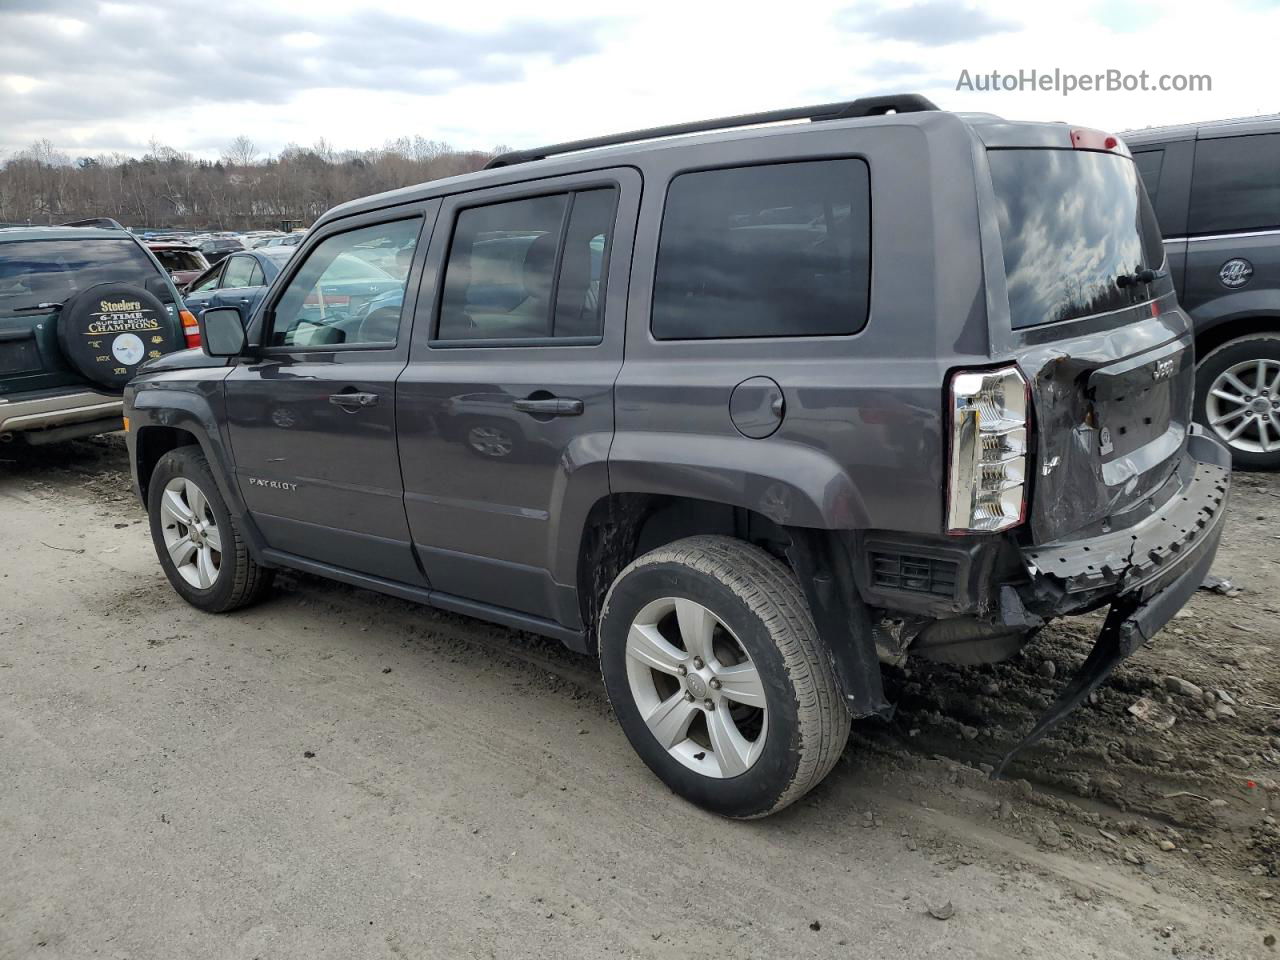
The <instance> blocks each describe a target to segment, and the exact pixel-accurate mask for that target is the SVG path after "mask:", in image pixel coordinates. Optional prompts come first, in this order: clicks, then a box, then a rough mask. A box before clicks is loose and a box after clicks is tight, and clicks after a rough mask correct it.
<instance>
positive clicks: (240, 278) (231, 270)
mask: <svg viewBox="0 0 1280 960" xmlns="http://www.w3.org/2000/svg"><path fill="white" fill-rule="evenodd" d="M256 266H257V264H256V263H254V260H253V257H232V258H231V259H230V260H228V261H227V272H226V273H225V274H224V277H225V279H224V280H223V281H222V285H223V286H224V287H251V286H253V270H254V268H255V267H256Z"/></svg>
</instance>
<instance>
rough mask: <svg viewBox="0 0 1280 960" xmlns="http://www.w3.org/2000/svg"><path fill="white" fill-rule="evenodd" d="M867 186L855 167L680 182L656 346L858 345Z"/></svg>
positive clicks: (670, 209) (666, 241)
mask: <svg viewBox="0 0 1280 960" xmlns="http://www.w3.org/2000/svg"><path fill="white" fill-rule="evenodd" d="M870 193H871V188H870V180H869V175H868V172H867V164H866V162H865V161H863V160H858V159H840V160H818V161H804V162H797V163H779V164H766V165H760V166H750V167H733V168H728V169H722V170H702V171H697V172H693V173H685V174H680V175H679V176H677V177H675V178H674V179H673V180H672V181H671V186H670V188H669V189H668V190H667V204H666V211H665V213H664V214H663V219H662V233H661V237H660V240H659V246H658V260H657V267H656V273H655V280H654V290H653V315H652V320H651V323H652V332H653V335H654V337H656V338H657V339H659V340H705V339H716V338H737V337H808V336H832V335H841V334H851V333H856V332H857V331H858V330H861V329H862V327H863V326H864V325H865V324H866V322H867V301H868V296H869V292H870V275H871V219H870V202H871V201H870Z"/></svg>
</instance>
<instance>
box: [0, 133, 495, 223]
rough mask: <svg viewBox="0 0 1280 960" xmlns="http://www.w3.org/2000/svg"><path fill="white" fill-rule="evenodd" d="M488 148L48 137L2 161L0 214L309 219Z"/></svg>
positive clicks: (478, 156) (467, 160) (465, 167)
mask: <svg viewBox="0 0 1280 960" xmlns="http://www.w3.org/2000/svg"><path fill="white" fill-rule="evenodd" d="M500 149H501V148H497V149H495V151H494V152H498V150H500ZM492 155H493V154H492V153H485V152H481V151H459V150H455V149H453V148H452V147H450V146H449V145H448V144H446V143H441V142H439V141H437V140H428V139H425V138H423V137H401V138H399V139H397V140H393V141H391V142H389V143H387V144H386V145H385V146H383V147H381V148H378V149H374V150H362V151H354V150H342V151H339V150H337V149H335V148H334V147H333V146H332V145H331V144H330V143H328V142H327V141H326V140H324V139H320V140H318V141H317V142H316V143H315V144H314V145H313V146H310V147H300V146H297V145H296V144H290V145H289V146H287V147H285V148H284V149H283V150H281V151H280V153H279V154H278V155H276V156H264V155H263V154H262V151H260V150H259V149H258V147H257V146H256V145H255V144H254V143H253V141H252V140H250V139H249V138H248V137H244V136H240V137H237V138H236V139H235V140H233V141H232V142H231V143H230V144H229V145H228V147H227V149H226V150H225V151H224V153H223V156H222V158H221V159H219V160H216V161H210V160H202V159H197V158H196V157H194V156H192V155H191V154H189V153H183V152H181V151H178V150H175V149H173V148H172V147H168V146H165V145H163V144H160V143H156V142H154V141H153V142H152V143H151V145H150V147H149V149H148V150H147V152H146V153H145V154H144V155H143V156H141V157H133V156H129V155H127V154H122V153H112V154H100V155H98V156H82V157H78V158H74V159H73V158H72V157H71V156H69V155H68V154H66V153H62V152H60V151H58V150H56V149H55V148H54V146H53V144H52V143H50V142H49V141H48V140H44V141H41V142H38V143H35V144H33V145H32V146H31V147H29V148H28V149H26V150H23V151H21V152H20V153H17V154H15V155H13V156H12V157H10V158H9V159H8V160H7V161H5V162H4V163H3V164H2V165H0V223H32V224H51V223H64V222H66V221H68V220H78V219H83V218H86V217H114V218H115V219H117V220H119V221H120V222H121V223H123V224H125V225H126V226H128V227H162V228H163V227H189V228H196V229H209V230H247V229H252V228H261V227H274V226H277V225H279V223H280V222H281V221H286V220H288V221H298V222H300V223H301V224H302V225H304V226H309V225H310V224H311V223H312V222H313V221H315V219H316V218H317V217H319V216H320V214H322V213H323V212H324V211H325V210H327V209H328V208H329V207H332V206H333V205H334V204H337V203H341V202H343V201H344V200H350V199H353V198H355V197H362V196H366V195H368V194H371V193H379V192H381V191H383V190H391V189H394V188H396V187H403V186H407V185H409V184H412V183H421V182H423V181H426V180H435V179H438V178H440V177H448V176H453V175H455V174H459V173H468V172H470V171H472V170H477V169H479V168H480V167H482V166H483V165H484V163H485V162H486V161H487V160H488V159H489V158H490V157H491V156H492Z"/></svg>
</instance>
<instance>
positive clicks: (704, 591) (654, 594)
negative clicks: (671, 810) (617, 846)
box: [599, 536, 850, 819]
mask: <svg viewBox="0 0 1280 960" xmlns="http://www.w3.org/2000/svg"><path fill="white" fill-rule="evenodd" d="M667 597H673V598H685V599H690V600H694V601H696V602H697V603H699V604H701V605H702V606H703V607H705V608H706V609H707V610H709V611H711V613H712V614H714V616H715V617H716V618H717V619H718V620H719V621H720V622H721V624H722V625H723V626H724V627H726V628H728V630H729V631H731V633H732V634H733V635H734V636H735V637H736V639H737V641H738V643H739V644H740V646H741V648H742V649H743V650H745V651H746V653H747V655H748V656H749V657H750V659H751V662H752V663H753V664H754V665H755V667H756V670H757V671H758V673H759V675H760V679H761V681H762V685H763V688H764V692H765V702H766V704H767V706H768V712H767V716H768V719H767V724H766V726H767V731H766V732H765V734H764V745H763V748H762V750H761V752H760V754H759V755H758V758H757V759H756V760H755V761H754V763H752V764H751V765H750V766H748V767H747V769H746V771H745V772H744V773H740V774H738V775H737V776H732V777H727V778H717V777H713V776H708V775H705V774H703V773H699V772H698V771H696V770H694V769H690V767H688V766H686V765H685V764H684V763H682V762H681V761H680V760H679V759H676V757H674V756H673V755H672V753H671V752H669V751H668V749H667V748H666V747H664V746H663V745H662V744H661V743H659V742H658V739H657V738H656V737H655V735H654V734H653V733H652V732H651V731H650V728H649V726H648V725H647V724H646V722H645V720H644V719H643V717H642V716H641V712H640V708H639V707H638V705H637V703H636V700H635V697H634V695H633V693H632V687H631V684H630V681H629V679H628V672H627V652H626V646H627V636H628V633H629V631H630V629H631V625H632V623H633V621H634V620H635V618H636V617H637V615H638V614H640V613H641V611H642V610H644V609H645V608H646V606H647V605H648V604H649V603H650V602H652V601H656V600H658V599H659V598H667ZM599 632H600V669H601V672H602V674H603V675H604V682H605V688H606V690H607V691H608V695H609V700H610V702H611V703H612V705H613V709H614V712H615V714H616V715H617V718H618V723H619V725H620V726H621V727H622V730H623V732H624V733H625V734H626V735H627V739H628V740H630V741H631V745H632V746H633V747H634V748H635V750H636V752H637V753H638V754H639V755H640V758H641V759H642V760H643V761H644V762H645V764H646V765H647V766H648V767H649V769H650V770H652V771H653V772H654V773H655V774H657V775H658V777H659V778H660V779H661V780H662V781H663V782H664V783H666V784H667V786H669V787H670V788H671V789H672V790H673V791H675V792H676V793H677V794H679V795H680V796H682V797H684V798H685V799H687V800H689V801H691V802H692V803H695V804H697V805H698V806H700V807H703V808H705V809H707V810H710V811H712V812H714V813H718V814H721V815H722V816H726V817H734V818H739V819H747V818H753V817H763V816H766V815H768V814H771V813H775V812H777V811H778V810H781V809H782V808H783V807H786V806H788V805H789V804H792V803H794V802H795V801H796V800H799V799H800V798H801V797H802V796H804V795H805V794H806V793H808V792H809V791H810V790H811V789H813V788H814V787H815V786H817V785H818V783H819V782H821V781H822V779H823V778H824V777H826V775H827V774H828V773H830V772H831V769H832V767H834V766H835V764H836V761H837V760H839V758H840V754H841V752H842V751H843V749H844V745H845V741H846V740H847V739H848V736H849V719H850V718H849V713H848V711H847V710H846V708H845V705H844V701H843V699H842V698H841V696H840V691H839V688H838V687H837V684H836V680H835V675H834V673H833V671H832V666H831V663H830V660H829V659H828V657H827V654H826V652H825V651H824V650H823V649H822V647H821V641H820V640H819V639H818V635H817V629H816V628H815V626H814V623H813V617H812V616H811V614H810V612H809V607H808V604H807V603H806V601H805V598H804V594H803V592H802V591H801V589H800V584H799V582H798V581H797V580H796V578H795V575H794V574H793V573H792V572H791V570H790V569H788V568H787V567H786V566H785V565H784V564H783V563H781V562H779V561H778V560H776V559H775V558H774V557H772V556H770V555H769V554H768V553H766V552H765V551H763V550H761V549H760V548H758V547H755V546H752V545H751V544H748V543H745V542H743V541H741V540H735V539H733V538H731V537H721V536H697V537H689V538H687V539H684V540H679V541H676V542H675V543H671V544H668V545H667V546H664V547H660V548H658V549H656V550H653V551H652V552H650V553H647V554H645V555H644V556H642V557H640V558H639V559H637V560H635V561H634V562H633V563H631V565H630V566H628V567H627V568H626V569H625V570H623V571H622V573H621V574H619V576H618V578H617V580H615V581H614V583H613V586H612V587H611V588H610V590H609V593H608V596H607V597H606V598H605V602H604V609H603V611H602V612H601V616H600V631H599ZM695 723H696V720H695Z"/></svg>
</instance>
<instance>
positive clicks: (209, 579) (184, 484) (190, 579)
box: [160, 477, 222, 590]
mask: <svg viewBox="0 0 1280 960" xmlns="http://www.w3.org/2000/svg"><path fill="white" fill-rule="evenodd" d="M160 527H161V531H162V533H163V534H164V546H165V549H166V550H168V551H169V559H170V560H172V561H173V566H174V568H175V569H177V571H178V573H179V574H181V576H182V579H183V580H186V581H187V583H189V584H191V586H193V587H196V588H198V589H200V590H208V589H209V588H210V587H212V586H213V585H214V583H216V582H217V580H218V572H219V570H220V569H221V567H222V534H221V532H220V531H219V530H218V523H217V521H216V520H215V519H214V516H213V509H212V507H210V505H209V498H208V497H206V496H205V494H204V491H203V490H201V489H200V488H199V487H198V486H196V485H195V484H194V483H192V482H191V481H190V480H188V479H187V478H186V477H174V478H173V479H172V480H170V481H169V482H168V483H167V484H165V487H164V495H163V496H162V497H161V498H160Z"/></svg>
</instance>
